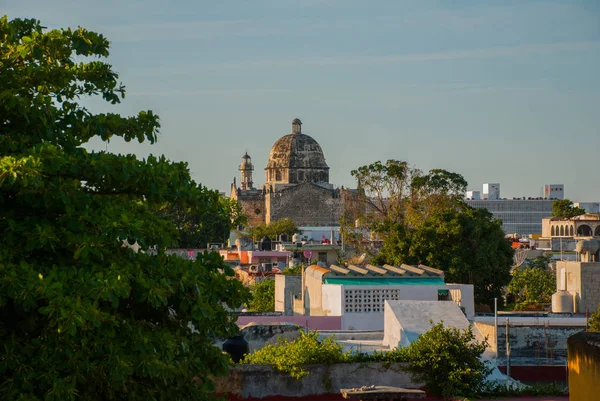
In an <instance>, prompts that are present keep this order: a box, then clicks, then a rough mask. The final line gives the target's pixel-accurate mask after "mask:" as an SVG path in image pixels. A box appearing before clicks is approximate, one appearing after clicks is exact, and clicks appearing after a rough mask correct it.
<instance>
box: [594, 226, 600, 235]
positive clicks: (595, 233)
mask: <svg viewBox="0 0 600 401" xmlns="http://www.w3.org/2000/svg"><path fill="white" fill-rule="evenodd" d="M594 235H595V236H596V237H600V226H598V227H596V231H594Z"/></svg>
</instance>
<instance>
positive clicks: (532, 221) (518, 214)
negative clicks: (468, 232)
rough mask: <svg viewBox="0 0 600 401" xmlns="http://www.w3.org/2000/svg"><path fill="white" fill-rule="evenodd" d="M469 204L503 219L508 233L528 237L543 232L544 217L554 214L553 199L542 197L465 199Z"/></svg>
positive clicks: (503, 224)
mask: <svg viewBox="0 0 600 401" xmlns="http://www.w3.org/2000/svg"><path fill="white" fill-rule="evenodd" d="M465 202H466V203H467V205H469V206H471V207H474V208H476V209H487V210H489V212H490V213H492V214H493V215H494V217H495V218H496V219H498V220H501V221H502V229H503V230H504V232H505V233H506V234H518V235H520V236H522V237H527V236H529V235H532V234H541V233H542V219H544V218H547V217H550V216H552V202H554V201H552V200H545V199H541V198H536V199H532V198H528V199H498V200H469V199H467V200H465Z"/></svg>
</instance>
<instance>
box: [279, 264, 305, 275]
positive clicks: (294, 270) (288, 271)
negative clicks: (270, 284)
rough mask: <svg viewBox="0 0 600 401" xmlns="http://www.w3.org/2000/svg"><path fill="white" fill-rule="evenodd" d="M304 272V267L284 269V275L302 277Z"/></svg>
mask: <svg viewBox="0 0 600 401" xmlns="http://www.w3.org/2000/svg"><path fill="white" fill-rule="evenodd" d="M303 270H304V266H302V265H298V266H295V267H288V268H286V269H283V272H282V274H289V275H300V274H302V272H303Z"/></svg>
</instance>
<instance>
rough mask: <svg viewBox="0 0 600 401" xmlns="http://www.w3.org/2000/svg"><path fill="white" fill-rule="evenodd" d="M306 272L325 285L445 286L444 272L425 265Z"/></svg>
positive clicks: (315, 268) (313, 269) (309, 270)
mask: <svg viewBox="0 0 600 401" xmlns="http://www.w3.org/2000/svg"><path fill="white" fill-rule="evenodd" d="M306 272H307V274H310V275H313V276H321V277H322V279H323V282H324V283H325V284H348V285H358V284H369V285H392V284H411V285H427V284H444V272H443V271H442V270H438V269H434V268H432V267H429V266H425V265H418V266H412V265H406V264H403V265H400V266H391V265H383V266H374V265H370V264H366V265H361V266H356V265H349V266H346V267H341V266H336V265H331V266H329V267H321V266H317V265H312V266H309V267H308V268H307V270H306Z"/></svg>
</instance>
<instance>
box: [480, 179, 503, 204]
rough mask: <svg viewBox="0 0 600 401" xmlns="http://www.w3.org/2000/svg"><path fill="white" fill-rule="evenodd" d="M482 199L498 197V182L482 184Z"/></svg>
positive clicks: (496, 198) (495, 198)
mask: <svg viewBox="0 0 600 401" xmlns="http://www.w3.org/2000/svg"><path fill="white" fill-rule="evenodd" d="M483 199H486V200H498V199H500V184H498V183H494V184H483Z"/></svg>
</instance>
